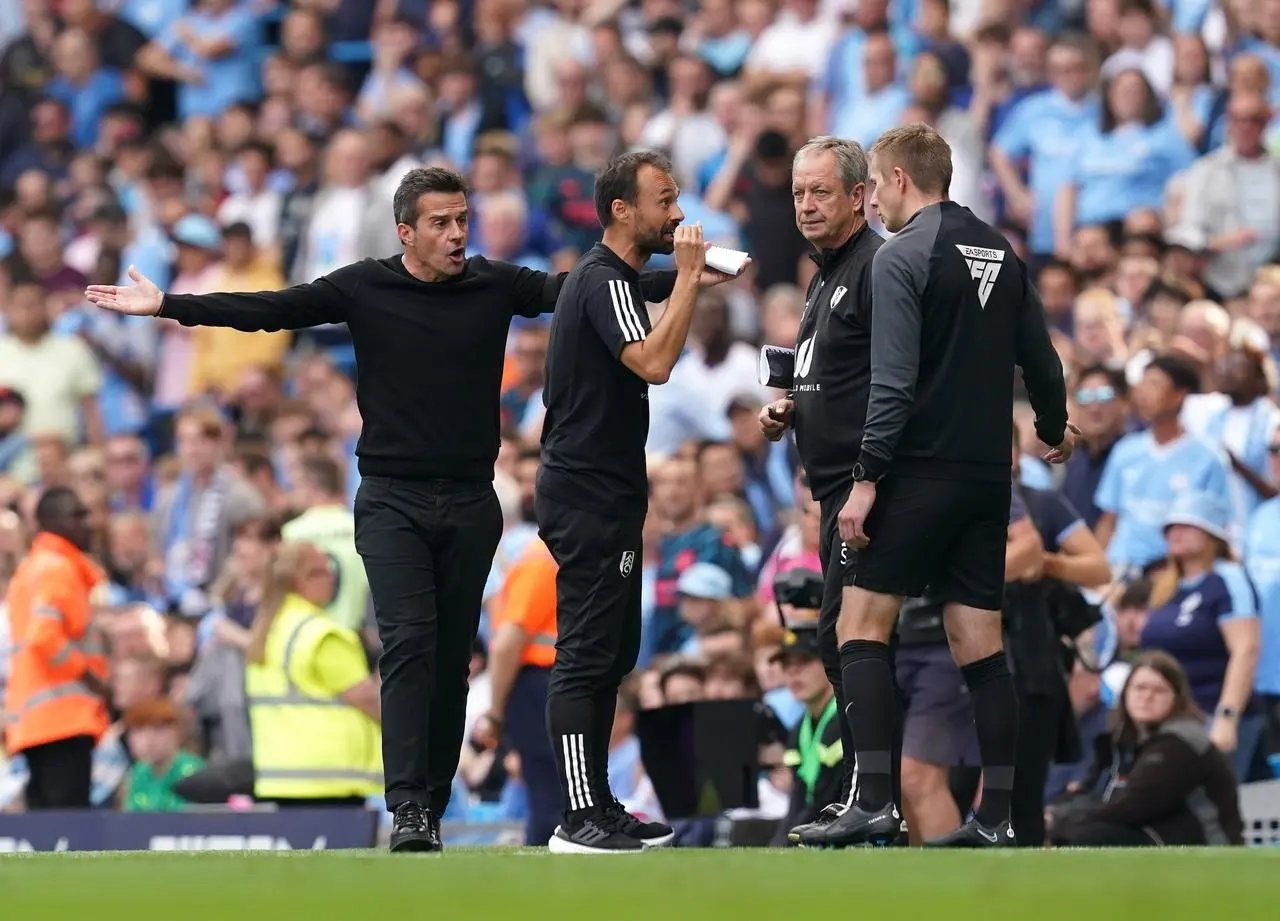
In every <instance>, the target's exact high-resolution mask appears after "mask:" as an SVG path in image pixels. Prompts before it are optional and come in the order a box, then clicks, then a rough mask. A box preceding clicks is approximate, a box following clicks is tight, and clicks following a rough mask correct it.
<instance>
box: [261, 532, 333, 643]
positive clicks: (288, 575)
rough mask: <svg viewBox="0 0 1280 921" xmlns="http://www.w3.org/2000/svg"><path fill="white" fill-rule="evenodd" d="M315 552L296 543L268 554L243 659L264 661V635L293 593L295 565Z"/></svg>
mask: <svg viewBox="0 0 1280 921" xmlns="http://www.w3.org/2000/svg"><path fill="white" fill-rule="evenodd" d="M319 552H320V551H319V550H317V549H316V547H315V546H314V545H313V544H308V543H301V542H299V543H287V544H281V545H280V548H279V549H278V550H277V551H276V552H275V553H274V554H273V555H272V557H271V563H270V564H269V565H268V566H267V571H266V576H265V578H264V580H263V588H262V600H261V601H259V602H258V612H257V613H256V614H255V615H254V616H253V624H252V625H250V627H249V646H248V648H247V649H246V650H245V659H246V660H247V661H249V662H253V663H255V664H258V665H260V664H262V663H263V662H265V661H266V658H267V636H268V635H269V634H270V633H271V626H272V624H274V623H275V622H276V615H278V614H279V613H280V608H281V607H282V606H283V605H284V600H285V598H287V597H288V596H289V595H291V594H293V591H294V589H295V588H296V586H297V584H298V568H299V567H300V566H301V564H302V561H303V559H304V558H305V557H306V555H307V554H308V553H319Z"/></svg>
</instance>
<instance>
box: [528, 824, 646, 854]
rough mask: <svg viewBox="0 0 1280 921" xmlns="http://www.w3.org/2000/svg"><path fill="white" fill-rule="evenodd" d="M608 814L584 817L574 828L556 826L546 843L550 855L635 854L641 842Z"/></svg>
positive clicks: (639, 850) (642, 846)
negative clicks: (598, 816)
mask: <svg viewBox="0 0 1280 921" xmlns="http://www.w3.org/2000/svg"><path fill="white" fill-rule="evenodd" d="M617 824H618V823H617V822H616V821H613V820H612V819H611V818H610V817H609V816H604V817H602V818H597V819H587V820H586V821H585V822H583V823H582V824H581V825H579V826H578V827H577V828H566V827H565V826H563V825H557V826H556V831H555V834H553V835H552V836H551V840H549V841H548V842H547V848H548V849H549V850H550V851H551V853H553V854H639V853H642V852H643V851H644V850H645V845H644V842H643V841H641V840H640V839H639V838H633V837H631V836H630V835H628V834H625V833H624V832H622V831H621V830H620V829H619V828H618V827H617Z"/></svg>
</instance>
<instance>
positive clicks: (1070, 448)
mask: <svg viewBox="0 0 1280 921" xmlns="http://www.w3.org/2000/svg"><path fill="white" fill-rule="evenodd" d="M1079 434H1080V430H1079V429H1078V428H1076V425H1075V423H1074V422H1068V423H1067V430H1066V431H1065V432H1063V434H1062V444H1060V445H1057V446H1056V447H1053V448H1050V449H1049V450H1048V451H1046V452H1045V453H1044V454H1043V455H1042V457H1041V460H1043V461H1044V462H1045V463H1047V464H1065V463H1066V462H1067V461H1068V460H1070V459H1071V454H1072V452H1074V451H1075V449H1076V436H1078V435H1079Z"/></svg>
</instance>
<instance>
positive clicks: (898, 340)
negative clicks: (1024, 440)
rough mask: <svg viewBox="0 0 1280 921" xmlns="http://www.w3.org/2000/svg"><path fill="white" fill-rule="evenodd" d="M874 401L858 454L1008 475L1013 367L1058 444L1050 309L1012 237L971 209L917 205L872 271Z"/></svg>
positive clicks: (874, 472)
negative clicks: (1011, 243) (1047, 311)
mask: <svg viewBox="0 0 1280 921" xmlns="http://www.w3.org/2000/svg"><path fill="white" fill-rule="evenodd" d="M871 298H872V324H871V397H870V400H869V401H868V404H867V420H866V424H865V426H864V427H863V431H862V454H861V456H860V457H859V461H860V462H861V464H862V465H863V467H864V468H865V469H866V475H867V477H868V478H870V479H873V480H874V479H878V478H879V477H880V476H882V475H883V474H884V473H886V472H888V471H890V470H893V471H894V472H897V473H902V474H909V475H916V476H926V477H936V478H940V479H951V480H983V481H990V482H1004V483H1007V482H1009V480H1010V476H1011V471H1010V466H1011V458H1010V456H1009V445H1010V444H1011V443H1012V439H1013V384H1014V377H1013V375H1014V367H1015V365H1016V366H1018V367H1021V368H1022V377H1023V380H1024V381H1025V382H1026V384H1027V396H1028V398H1029V399H1030V401H1031V406H1032V408H1034V409H1035V411H1036V433H1037V434H1038V435H1039V436H1040V439H1041V440H1042V441H1044V442H1045V443H1047V444H1050V445H1057V444H1060V443H1061V442H1062V438H1063V435H1064V433H1065V431H1066V424H1067V390H1066V384H1065V382H1064V381H1063V376H1062V362H1061V361H1060V360H1059V359H1058V353H1057V352H1055V351H1054V348H1053V343H1052V341H1051V340H1050V339H1049V329H1048V325H1047V322H1046V320H1045V314H1044V305H1043V304H1041V303H1040V296H1039V295H1038V294H1037V293H1036V290H1035V287H1034V286H1033V285H1032V284H1031V281H1030V280H1029V279H1028V278H1027V270H1026V266H1024V265H1023V264H1022V260H1021V259H1019V258H1018V257H1017V255H1016V254H1015V253H1014V252H1013V250H1012V248H1011V247H1010V246H1009V242H1008V241H1007V240H1006V239H1005V238H1004V236H1003V235H1002V234H1001V233H999V232H998V231H996V230H995V229H993V228H992V227H989V226H988V225H987V224H985V223H983V222H982V221H981V220H979V219H978V218H977V217H975V216H974V214H973V212H972V211H970V210H969V209H968V208H963V207H961V206H960V205H957V204H955V203H954V202H950V201H944V202H940V203H937V204H932V205H929V206H927V207H925V208H921V209H920V210H919V211H918V212H916V214H915V215H914V216H913V217H912V218H911V220H909V221H908V222H907V224H906V226H905V227H903V228H902V230H901V231H899V232H898V233H897V234H896V235H895V236H894V237H893V239H891V240H888V241H886V242H885V244H884V245H883V246H882V247H880V249H879V250H878V251H877V252H876V255H875V260H874V262H873V265H872V269H871Z"/></svg>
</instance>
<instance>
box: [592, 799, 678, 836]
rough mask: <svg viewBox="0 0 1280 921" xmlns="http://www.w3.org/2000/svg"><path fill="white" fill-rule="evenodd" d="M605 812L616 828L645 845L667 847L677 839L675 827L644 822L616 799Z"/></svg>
mask: <svg viewBox="0 0 1280 921" xmlns="http://www.w3.org/2000/svg"><path fill="white" fill-rule="evenodd" d="M604 812H605V815H606V816H608V817H609V818H610V819H611V820H612V822H613V827H614V828H616V829H617V830H618V831H620V832H622V833H623V834H624V835H627V836H628V837H631V838H635V839H636V840H637V841H639V842H641V843H643V844H644V846H645V847H666V846H667V845H669V844H670V843H671V842H672V841H674V840H676V833H675V829H673V828H672V827H671V826H670V825H664V824H663V823H662V822H643V821H641V820H640V819H637V818H636V817H635V816H633V815H632V814H631V813H629V812H627V810H626V809H624V808H622V803H620V802H618V801H617V800H616V799H615V800H614V801H613V802H611V803H609V804H607V805H606V806H605V807H604Z"/></svg>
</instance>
